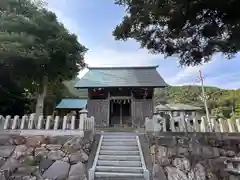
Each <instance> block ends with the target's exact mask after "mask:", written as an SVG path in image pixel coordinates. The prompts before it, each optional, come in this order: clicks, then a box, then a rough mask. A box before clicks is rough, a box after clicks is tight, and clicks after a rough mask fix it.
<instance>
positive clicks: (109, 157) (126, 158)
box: [98, 155, 141, 161]
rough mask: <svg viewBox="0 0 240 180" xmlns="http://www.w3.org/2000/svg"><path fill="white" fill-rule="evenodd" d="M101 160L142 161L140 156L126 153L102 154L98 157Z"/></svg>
mask: <svg viewBox="0 0 240 180" xmlns="http://www.w3.org/2000/svg"><path fill="white" fill-rule="evenodd" d="M98 159H100V160H116V161H119V160H122V161H140V160H141V158H140V156H126V155H121V156H119V155H100V156H99V157H98Z"/></svg>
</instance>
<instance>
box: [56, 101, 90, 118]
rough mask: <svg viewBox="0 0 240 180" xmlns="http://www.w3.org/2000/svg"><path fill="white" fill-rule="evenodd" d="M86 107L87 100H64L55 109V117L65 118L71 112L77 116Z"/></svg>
mask: <svg viewBox="0 0 240 180" xmlns="http://www.w3.org/2000/svg"><path fill="white" fill-rule="evenodd" d="M86 105H87V99H72V98H64V99H62V100H61V102H60V103H59V104H58V105H57V106H56V108H55V111H56V115H58V116H65V115H67V114H69V113H71V112H73V111H74V112H76V115H78V113H79V111H80V110H82V109H84V108H86Z"/></svg>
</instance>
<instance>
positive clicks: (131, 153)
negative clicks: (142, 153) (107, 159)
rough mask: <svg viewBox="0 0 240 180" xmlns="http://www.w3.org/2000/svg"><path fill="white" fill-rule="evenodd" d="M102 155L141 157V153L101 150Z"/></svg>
mask: <svg viewBox="0 0 240 180" xmlns="http://www.w3.org/2000/svg"><path fill="white" fill-rule="evenodd" d="M100 155H139V151H138V150H137V151H119V150H101V151H100Z"/></svg>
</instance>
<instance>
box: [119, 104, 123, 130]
mask: <svg viewBox="0 0 240 180" xmlns="http://www.w3.org/2000/svg"><path fill="white" fill-rule="evenodd" d="M122 123H123V115H122V101H120V126H121V127H122V125H123V124H122Z"/></svg>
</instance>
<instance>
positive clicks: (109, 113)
mask: <svg viewBox="0 0 240 180" xmlns="http://www.w3.org/2000/svg"><path fill="white" fill-rule="evenodd" d="M107 98H108V115H107V118H108V119H107V122H108V125H107V127H110V118H111V117H110V115H111V109H112V108H111V106H112V104H111V99H110V92H109V91H108V97H107Z"/></svg>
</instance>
